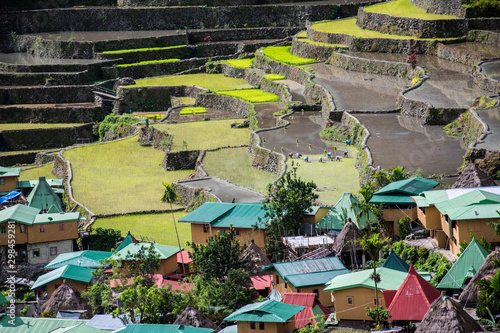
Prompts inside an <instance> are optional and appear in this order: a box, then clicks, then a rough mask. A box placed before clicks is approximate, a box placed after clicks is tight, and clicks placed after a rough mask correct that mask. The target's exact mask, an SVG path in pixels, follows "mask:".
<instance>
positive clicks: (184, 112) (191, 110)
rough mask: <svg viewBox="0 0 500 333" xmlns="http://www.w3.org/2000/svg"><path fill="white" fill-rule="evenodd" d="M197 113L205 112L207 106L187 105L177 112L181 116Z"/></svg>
mask: <svg viewBox="0 0 500 333" xmlns="http://www.w3.org/2000/svg"><path fill="white" fill-rule="evenodd" d="M199 113H207V108H203V107H187V108H183V109H182V110H181V111H180V112H179V114H180V115H181V116H183V115H190V114H199Z"/></svg>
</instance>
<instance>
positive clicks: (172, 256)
mask: <svg viewBox="0 0 500 333" xmlns="http://www.w3.org/2000/svg"><path fill="white" fill-rule="evenodd" d="M150 246H152V247H153V250H154V252H155V253H156V254H157V255H158V256H159V259H160V267H159V268H158V270H157V271H156V272H155V274H161V275H167V274H170V273H173V272H177V271H178V266H177V253H178V252H180V251H179V248H178V247H176V246H170V245H163V244H157V243H133V242H132V243H130V244H128V245H127V246H125V247H123V248H122V249H120V250H119V251H118V250H117V251H116V252H115V253H114V254H113V256H112V259H114V260H118V261H121V262H122V263H123V265H124V268H125V269H126V268H127V267H128V261H130V260H131V259H127V257H128V256H134V255H136V254H137V253H138V252H139V251H140V250H141V248H144V249H145V254H146V255H147V253H148V250H149V247H150ZM179 273H180V272H179Z"/></svg>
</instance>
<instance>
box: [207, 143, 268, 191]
mask: <svg viewBox="0 0 500 333" xmlns="http://www.w3.org/2000/svg"><path fill="white" fill-rule="evenodd" d="M203 163H204V164H205V165H204V166H203V169H205V171H206V172H207V173H208V175H209V176H210V177H218V178H221V179H224V180H227V181H228V182H230V183H233V184H236V185H238V186H242V187H246V188H249V189H251V190H254V191H257V192H261V193H263V194H265V193H266V187H267V184H269V183H271V182H273V181H274V180H275V179H276V178H278V175H277V174H275V173H272V172H269V171H265V170H260V169H257V168H254V167H253V166H252V156H251V154H250V153H248V152H247V148H226V149H221V150H218V151H210V152H207V153H206V155H205V157H204V158H203Z"/></svg>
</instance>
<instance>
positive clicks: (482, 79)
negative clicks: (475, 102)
mask: <svg viewBox="0 0 500 333" xmlns="http://www.w3.org/2000/svg"><path fill="white" fill-rule="evenodd" d="M482 63H483V62H481V63H479V64H478V65H477V66H476V70H475V71H474V72H473V73H472V75H473V77H474V83H475V84H476V85H477V86H478V87H479V88H481V89H483V90H486V91H491V92H493V93H496V94H498V93H500V82H499V81H497V80H494V79H492V78H490V77H487V76H486V75H484V73H483V72H482V70H481V64H482Z"/></svg>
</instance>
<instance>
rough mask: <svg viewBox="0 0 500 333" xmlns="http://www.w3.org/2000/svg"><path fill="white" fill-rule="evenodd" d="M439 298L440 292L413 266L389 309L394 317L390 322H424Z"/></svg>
mask: <svg viewBox="0 0 500 333" xmlns="http://www.w3.org/2000/svg"><path fill="white" fill-rule="evenodd" d="M439 296H440V293H439V291H437V290H436V288H434V287H433V286H432V285H431V284H430V283H429V282H427V281H425V279H424V278H423V277H421V276H420V275H419V274H418V273H417V272H416V271H415V269H414V268H413V265H411V266H410V270H409V271H408V275H407V277H406V279H405V280H404V281H403V283H402V284H401V286H400V287H399V288H398V291H397V292H396V295H394V298H393V300H392V302H391V304H390V305H389V306H388V307H387V310H389V313H390V314H391V316H392V317H391V318H390V320H422V318H423V317H424V315H425V314H426V313H427V310H429V307H430V306H431V304H432V302H434V300H435V299H436V298H438V297H439Z"/></svg>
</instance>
